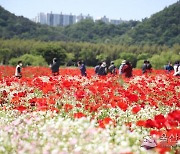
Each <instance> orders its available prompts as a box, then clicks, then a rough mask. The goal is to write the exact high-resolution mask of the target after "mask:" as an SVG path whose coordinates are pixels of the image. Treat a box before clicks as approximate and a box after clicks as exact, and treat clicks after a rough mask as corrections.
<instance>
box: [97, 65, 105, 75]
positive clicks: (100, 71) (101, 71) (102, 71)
mask: <svg viewBox="0 0 180 154" xmlns="http://www.w3.org/2000/svg"><path fill="white" fill-rule="evenodd" d="M98 75H106V67H102V66H101V67H100V68H99V70H98Z"/></svg>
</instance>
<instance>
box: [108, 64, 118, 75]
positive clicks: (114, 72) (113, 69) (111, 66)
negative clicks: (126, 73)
mask: <svg viewBox="0 0 180 154" xmlns="http://www.w3.org/2000/svg"><path fill="white" fill-rule="evenodd" d="M108 69H109V72H110V73H111V74H112V75H116V66H115V65H114V62H113V61H111V65H110V66H109V68H108Z"/></svg>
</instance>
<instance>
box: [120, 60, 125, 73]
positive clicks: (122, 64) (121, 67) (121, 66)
mask: <svg viewBox="0 0 180 154" xmlns="http://www.w3.org/2000/svg"><path fill="white" fill-rule="evenodd" d="M125 64H126V60H123V61H122V63H121V65H120V67H119V75H122V74H123V72H122V69H123V67H124V65H125Z"/></svg>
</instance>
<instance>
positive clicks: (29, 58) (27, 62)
mask: <svg viewBox="0 0 180 154" xmlns="http://www.w3.org/2000/svg"><path fill="white" fill-rule="evenodd" d="M20 60H21V61H22V62H23V65H24V66H47V63H46V61H45V59H44V58H43V57H42V56H34V55H31V54H25V55H22V56H21V57H18V58H12V59H10V61H9V64H10V65H13V66H15V65H17V63H18V61H20Z"/></svg>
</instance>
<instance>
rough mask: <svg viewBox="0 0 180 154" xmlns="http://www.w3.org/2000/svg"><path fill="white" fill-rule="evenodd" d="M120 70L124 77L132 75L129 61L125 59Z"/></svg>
mask: <svg viewBox="0 0 180 154" xmlns="http://www.w3.org/2000/svg"><path fill="white" fill-rule="evenodd" d="M122 72H123V73H124V76H125V77H126V78H130V77H132V65H131V63H130V62H129V61H126V64H125V65H124V66H123V68H122Z"/></svg>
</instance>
